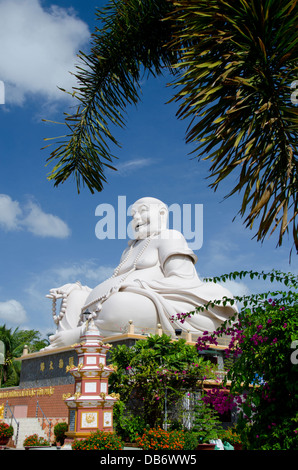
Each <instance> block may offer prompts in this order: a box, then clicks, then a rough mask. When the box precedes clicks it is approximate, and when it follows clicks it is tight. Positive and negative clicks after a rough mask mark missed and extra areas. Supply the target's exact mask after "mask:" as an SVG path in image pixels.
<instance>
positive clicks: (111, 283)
mask: <svg viewBox="0 0 298 470" xmlns="http://www.w3.org/2000/svg"><path fill="white" fill-rule="evenodd" d="M163 278H164V275H163V273H162V271H161V269H160V266H159V265H156V266H151V267H150V268H146V269H137V270H134V271H131V272H129V273H128V274H127V273H126V274H125V273H122V274H119V275H118V276H116V277H113V278H110V279H107V280H106V281H104V282H102V283H101V284H98V286H96V287H95V288H94V289H93V290H92V291H91V292H90V294H89V295H88V297H87V299H86V302H85V305H84V307H83V310H84V309H87V308H88V309H89V310H90V311H92V310H93V307H94V306H95V305H93V304H95V303H97V302H99V303H101V302H104V301H105V300H106V298H108V297H109V296H110V295H111V290H112V289H113V288H115V291H118V288H120V287H121V285H123V284H127V283H129V282H132V281H134V280H136V279H140V280H142V281H152V280H159V279H163Z"/></svg>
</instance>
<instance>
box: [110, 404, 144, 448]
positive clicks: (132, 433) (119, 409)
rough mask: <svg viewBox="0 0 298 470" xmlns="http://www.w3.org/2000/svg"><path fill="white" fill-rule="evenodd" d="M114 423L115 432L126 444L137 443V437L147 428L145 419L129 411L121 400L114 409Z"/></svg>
mask: <svg viewBox="0 0 298 470" xmlns="http://www.w3.org/2000/svg"><path fill="white" fill-rule="evenodd" d="M113 422H114V429H115V432H116V433H117V434H118V436H119V437H120V438H121V439H122V440H123V441H126V442H135V440H136V437H137V435H138V434H139V433H141V432H142V431H143V429H144V428H145V427H146V422H145V421H144V419H143V418H142V417H141V416H138V415H137V414H133V413H132V412H131V411H128V410H127V409H126V406H125V403H123V402H122V401H120V400H119V401H117V402H116V403H115V405H114V407H113Z"/></svg>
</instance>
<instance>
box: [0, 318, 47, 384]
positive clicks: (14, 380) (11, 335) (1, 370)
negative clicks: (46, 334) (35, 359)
mask: <svg viewBox="0 0 298 470" xmlns="http://www.w3.org/2000/svg"><path fill="white" fill-rule="evenodd" d="M0 341H2V342H3V343H4V364H3V365H0V377H1V380H0V386H5V387H12V386H14V385H18V383H19V379H20V372H21V362H20V361H17V360H16V359H17V358H18V357H20V356H21V355H22V352H23V349H24V346H25V345H27V346H28V348H29V351H30V352H35V351H39V349H41V348H44V347H45V346H47V345H48V344H49V341H48V340H46V339H44V340H42V339H40V333H39V332H38V331H36V330H19V328H15V330H14V331H12V329H11V328H9V329H8V328H6V326H5V325H3V326H0Z"/></svg>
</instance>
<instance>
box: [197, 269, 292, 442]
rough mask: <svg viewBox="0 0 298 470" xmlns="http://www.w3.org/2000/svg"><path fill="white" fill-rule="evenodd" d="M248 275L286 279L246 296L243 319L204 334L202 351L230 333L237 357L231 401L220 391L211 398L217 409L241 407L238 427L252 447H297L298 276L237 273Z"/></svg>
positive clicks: (229, 376)
mask: <svg viewBox="0 0 298 470" xmlns="http://www.w3.org/2000/svg"><path fill="white" fill-rule="evenodd" d="M245 274H247V275H250V276H252V277H256V276H257V277H258V278H259V279H263V278H264V279H270V280H272V281H278V282H281V283H283V284H284V288H283V290H277V291H274V292H265V293H261V294H258V295H253V296H250V297H245V298H242V302H243V308H242V310H241V312H240V313H239V318H238V319H236V318H233V319H231V320H229V321H228V322H226V323H224V324H223V325H222V326H221V327H220V328H219V329H218V330H216V331H215V332H213V333H212V334H208V333H207V332H206V333H205V334H204V335H203V337H201V338H199V340H198V343H197V347H198V349H199V350H202V349H206V348H207V347H208V345H210V344H214V343H215V344H216V342H217V339H218V337H220V336H222V335H227V336H229V337H230V344H229V348H228V349H227V351H226V353H227V355H229V356H232V357H233V358H234V363H233V365H232V366H231V368H230V370H229V372H228V374H227V376H226V382H227V381H230V385H229V393H227V394H226V395H225V397H226V402H225V403H224V401H223V398H224V397H223V396H222V397H219V395H218V393H216V392H214V394H213V400H212V394H209V396H207V402H208V403H210V404H212V403H213V404H215V405H216V410H217V411H218V412H221V410H222V411H223V412H224V411H225V410H226V406H227V405H228V406H229V407H230V408H232V407H234V406H238V408H239V421H238V425H237V430H238V431H239V432H240V433H241V438H242V442H243V443H244V445H245V447H246V448H247V449H249V450H256V449H260V450H294V449H295V450H298V401H297V398H298V359H297V357H298V355H297V347H298V293H297V287H298V278H297V276H294V275H292V274H284V273H280V272H271V273H267V274H266V273H251V272H249V273H248V272H247V273H237V275H238V276H241V277H242V276H243V275H245ZM234 276H235V273H232V274H231V275H229V276H227V275H226V276H224V278H225V279H226V278H234ZM239 300H240V298H239ZM239 399H240V400H239Z"/></svg>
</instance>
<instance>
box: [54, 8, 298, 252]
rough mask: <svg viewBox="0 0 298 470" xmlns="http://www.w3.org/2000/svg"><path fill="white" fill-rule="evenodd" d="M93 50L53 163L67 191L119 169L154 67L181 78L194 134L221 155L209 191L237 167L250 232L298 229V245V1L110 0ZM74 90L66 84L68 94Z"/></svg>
mask: <svg viewBox="0 0 298 470" xmlns="http://www.w3.org/2000/svg"><path fill="white" fill-rule="evenodd" d="M96 14H97V16H98V19H99V20H100V21H101V27H100V28H97V29H96V31H95V32H94V34H93V36H92V43H91V49H90V53H89V54H85V53H83V52H82V53H80V55H79V57H80V60H81V65H80V66H78V68H77V74H76V77H77V79H78V87H77V88H74V90H73V93H72V94H73V95H74V96H75V97H76V100H77V105H78V106H77V108H76V112H75V113H73V114H66V118H65V123H64V124H65V125H66V127H67V129H68V131H67V132H68V134H66V135H64V136H63V137H61V138H62V140H59V141H58V142H57V139H56V138H54V140H55V143H56V148H55V149H54V150H53V151H52V153H51V155H50V157H49V158H48V163H52V164H54V167H53V168H52V171H51V173H50V175H49V179H50V180H53V181H54V185H55V186H58V185H59V184H61V183H63V182H64V181H66V180H67V178H69V177H70V176H71V175H73V176H74V177H75V180H76V183H77V190H78V192H80V188H81V185H82V184H83V185H85V184H86V185H87V187H88V188H89V190H90V191H91V192H94V191H102V189H103V186H104V183H105V182H106V178H105V174H104V170H105V167H109V168H113V169H114V167H113V158H114V156H113V155H112V153H111V150H110V147H109V144H117V145H119V143H118V142H117V140H116V138H115V137H114V136H113V135H112V131H111V127H112V126H113V125H116V126H124V125H125V113H126V108H127V106H128V105H131V104H136V103H137V102H138V101H139V99H140V87H141V85H140V83H141V79H142V78H143V74H144V73H148V74H149V75H158V74H162V73H163V72H164V71H166V72H167V73H168V72H169V73H170V76H171V77H172V81H171V85H172V86H173V99H172V101H175V102H177V103H178V104H179V108H178V112H177V117H178V118H180V119H186V118H187V119H188V120H189V119H190V124H189V126H188V128H187V133H186V140H187V142H193V143H195V144H196V147H195V150H194V151H193V152H194V155H195V157H196V158H198V159H200V158H205V159H208V160H210V162H211V163H210V176H209V177H210V178H211V183H210V186H211V187H212V188H213V189H214V190H216V189H217V187H218V185H219V184H220V183H221V182H222V181H223V180H225V178H227V177H228V175H230V174H231V173H232V172H233V175H235V176H237V180H236V184H235V186H234V187H233V188H232V189H231V191H230V192H229V193H228V194H227V196H226V197H230V196H231V195H233V194H235V193H237V192H239V193H240V192H242V193H243V194H242V204H241V207H240V210H239V213H240V215H241V217H245V223H246V225H247V227H250V228H252V227H253V225H254V223H255V222H256V221H257V220H258V221H259V226H258V229H257V232H256V236H257V238H258V240H261V241H263V240H264V238H265V237H266V236H267V235H269V234H270V233H272V232H274V231H275V230H276V228H277V227H279V240H278V244H279V245H281V244H282V240H283V237H284V234H285V233H286V232H288V231H289V229H290V228H291V227H292V234H293V241H294V244H295V246H296V249H298V235H297V223H296V216H297V212H298V199H297V170H298V161H297V123H298V109H297V107H295V106H294V104H293V103H292V102H291V100H290V97H291V93H292V90H291V84H292V83H293V82H294V81H295V80H296V79H297V77H298V54H297V52H298V48H297V43H298V36H297V24H298V8H297V0H291V1H289V0H229V1H228V2H227V1H226V0H125V1H123V0H110V2H109V3H108V5H107V6H106V7H105V8H104V9H103V10H102V11H97V13H96ZM64 91H65V90H64Z"/></svg>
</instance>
